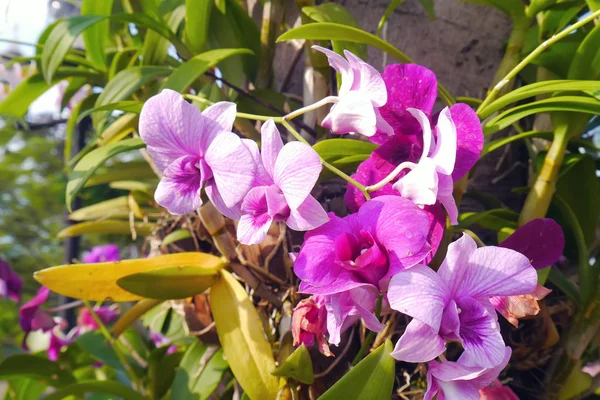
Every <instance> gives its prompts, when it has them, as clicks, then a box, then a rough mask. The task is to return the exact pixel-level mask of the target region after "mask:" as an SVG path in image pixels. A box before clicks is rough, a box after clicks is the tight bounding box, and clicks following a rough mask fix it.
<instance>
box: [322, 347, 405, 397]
mask: <svg viewBox="0 0 600 400" xmlns="http://www.w3.org/2000/svg"><path fill="white" fill-rule="evenodd" d="M393 348H394V347H393V346H392V342H391V341H390V340H389V339H388V340H386V341H385V344H384V345H382V346H379V348H378V349H376V350H375V351H373V352H372V353H371V354H369V355H368V356H367V357H365V358H364V359H363V360H362V361H361V362H359V363H358V364H357V365H356V367H354V368H352V369H351V370H350V371H349V372H347V373H346V375H344V376H343V377H342V378H341V379H340V380H338V381H337V382H336V383H335V384H334V385H333V386H332V387H331V388H329V390H327V391H326V392H325V393H324V394H323V396H321V397H319V400H332V399H344V400H353V399H356V400H359V399H360V400H363V399H369V400H379V399H381V400H388V399H389V398H390V397H391V396H392V390H393V388H394V375H395V365H396V361H395V360H394V358H393V357H392V356H391V355H390V353H391V352H392V350H393Z"/></svg>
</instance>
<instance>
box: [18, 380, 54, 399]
mask: <svg viewBox="0 0 600 400" xmlns="http://www.w3.org/2000/svg"><path fill="white" fill-rule="evenodd" d="M9 383H10V388H11V390H12V391H13V392H14V393H15V395H16V396H15V397H11V398H10V399H11V400H30V399H39V398H40V397H41V395H42V394H43V393H44V392H45V391H46V389H47V386H46V385H45V384H43V383H42V382H40V381H37V380H35V379H28V378H20V379H11V380H10V381H9Z"/></svg>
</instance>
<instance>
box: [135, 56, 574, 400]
mask: <svg viewBox="0 0 600 400" xmlns="http://www.w3.org/2000/svg"><path fill="white" fill-rule="evenodd" d="M314 48H315V49H316V50H318V51H320V52H322V53H324V54H325V55H326V56H327V58H328V60H329V64H330V65H331V66H332V67H333V68H334V69H335V70H336V71H337V72H338V73H339V74H340V76H341V79H342V80H341V86H340V90H339V94H338V95H337V96H330V97H327V98H326V99H324V100H322V101H320V102H318V103H316V104H315V105H312V106H308V107H305V108H304V109H301V110H297V111H294V112H292V113H290V114H288V115H287V116H285V117H283V122H286V120H289V119H291V118H293V117H296V116H298V115H301V114H302V113H303V112H306V111H310V110H312V109H315V108H316V107H319V106H322V105H324V104H326V103H333V107H332V108H331V110H330V112H329V114H328V115H327V117H326V118H325V119H324V120H323V123H322V125H323V127H325V128H328V129H329V130H330V131H331V133H332V134H360V135H363V136H364V138H365V139H366V140H369V141H371V142H372V143H375V144H377V145H379V147H378V148H377V149H376V150H375V151H374V152H373V153H372V154H371V155H370V157H369V158H368V159H367V160H365V161H364V162H362V163H361V164H360V165H359V166H358V168H357V171H356V172H355V173H354V174H353V175H352V176H351V177H347V178H349V179H347V181H348V182H349V183H348V188H347V191H346V195H345V200H346V203H347V206H348V209H349V210H350V211H351V214H350V215H347V216H344V217H340V216H337V215H335V214H333V213H329V214H328V213H326V212H325V210H324V209H323V207H322V206H321V205H320V203H319V202H318V201H317V200H316V199H315V198H314V197H313V196H312V195H311V191H312V189H313V187H314V185H315V184H316V182H317V179H318V177H319V174H320V172H321V170H322V165H323V164H324V163H323V162H322V160H321V159H320V157H319V155H318V154H317V153H316V152H315V150H313V149H312V148H311V147H310V146H309V145H308V144H306V143H302V142H300V141H298V142H296V141H294V142H290V143H286V144H284V143H283V141H282V139H281V135H280V132H279V130H278V128H277V126H276V123H275V121H274V120H272V119H266V118H265V120H266V122H265V123H264V124H263V125H262V128H261V149H260V151H259V149H258V146H257V144H256V143H255V142H254V141H252V140H249V139H241V138H239V137H238V136H237V135H236V134H235V133H233V132H232V130H233V124H234V120H235V118H236V106H235V104H233V103H229V102H219V103H216V104H214V105H211V106H210V107H208V108H206V109H205V110H204V111H202V112H200V111H198V109H197V108H196V107H195V106H194V105H192V104H189V103H188V102H186V101H185V100H184V98H183V97H182V96H181V95H179V94H178V93H176V92H173V91H170V90H164V91H162V92H161V93H160V94H158V95H156V96H154V97H152V98H151V99H150V100H148V101H147V102H146V104H145V105H144V107H143V109H142V112H141V116H140V136H141V138H142V139H143V140H144V142H145V143H146V145H147V150H148V152H149V154H150V155H151V157H152V159H153V161H154V163H155V164H156V166H157V167H158V169H159V170H160V171H161V172H162V174H163V177H162V179H161V181H160V183H159V185H158V188H157V190H156V194H155V199H156V201H157V203H158V204H160V205H161V206H163V207H165V208H166V209H167V210H168V211H169V212H170V213H172V214H176V215H177V214H187V213H190V212H193V211H195V210H196V209H197V208H198V207H199V206H200V205H201V204H202V202H203V200H202V196H203V191H202V189H203V188H204V193H205V194H206V196H207V197H208V199H209V200H210V201H211V202H212V203H213V204H214V206H215V207H216V208H217V209H218V210H219V211H220V212H221V213H222V214H223V215H225V216H227V217H229V218H232V219H234V220H237V221H238V222H237V239H238V240H239V242H240V243H242V244H247V245H249V244H258V243H260V242H262V241H263V239H264V238H265V236H266V234H267V232H268V230H269V227H270V226H271V224H272V223H273V222H284V221H285V223H286V224H287V226H288V227H290V228H291V229H293V230H297V231H306V234H305V236H304V243H303V244H302V247H301V249H300V251H299V253H298V254H294V255H293V258H294V272H295V274H296V275H297V277H298V278H299V279H300V280H301V283H300V292H302V293H306V294H310V295H311V297H309V298H307V299H304V300H302V301H300V303H299V304H298V306H297V307H296V309H295V312H294V315H293V323H292V331H293V335H294V341H295V344H296V345H299V344H301V343H304V344H306V345H307V346H311V345H313V344H314V343H317V345H318V348H319V350H320V352H321V353H323V354H324V355H327V356H332V355H333V353H332V352H331V350H330V348H329V345H330V344H331V345H336V346H337V345H338V344H339V343H340V341H341V338H342V334H343V333H344V331H346V330H348V329H349V328H350V327H351V326H352V325H353V324H354V323H355V322H356V321H358V320H360V319H362V320H363V322H364V324H365V326H366V327H367V328H368V329H369V330H371V331H374V332H378V331H381V330H382V329H384V327H385V325H384V324H382V322H381V321H380V319H379V315H378V314H379V311H380V310H383V311H384V312H391V310H395V311H397V312H400V313H403V314H405V315H407V316H410V317H412V320H411V322H410V323H409V324H408V326H407V327H406V330H405V332H404V334H403V335H402V336H401V337H400V339H399V340H398V342H397V344H396V347H395V349H394V351H393V353H392V356H393V357H395V358H396V359H398V360H401V361H407V362H426V363H428V365H429V372H428V378H429V379H428V388H427V393H426V395H425V399H432V398H434V397H435V396H436V395H437V399H438V400H441V399H444V398H446V399H459V398H460V399H477V398H479V391H480V390H483V389H485V388H486V387H488V386H489V385H492V386H490V387H493V385H496V378H497V377H498V374H499V373H500V371H501V370H502V369H503V368H504V367H505V366H506V365H507V363H508V361H509V359H510V355H511V350H510V348H509V347H506V345H505V343H504V341H503V339H502V336H501V335H500V326H499V322H498V316H497V313H496V311H498V312H499V313H500V314H501V315H503V316H504V317H506V318H507V319H508V320H509V321H510V322H511V323H513V324H517V323H518V321H517V320H518V319H519V318H522V317H524V316H527V315H533V314H536V313H537V312H538V311H539V307H538V305H537V300H539V299H541V298H543V297H544V296H545V295H546V294H547V293H548V292H549V291H548V290H547V289H545V288H543V287H541V286H538V285H537V274H536V268H544V267H547V266H549V265H551V264H552V263H554V262H555V261H556V260H557V259H558V257H560V255H561V254H562V247H563V246H564V237H563V236H562V231H561V229H560V227H559V226H558V225H557V224H556V223H555V222H553V221H551V220H534V221H532V222H531V223H529V224H527V225H525V226H523V227H521V228H519V229H518V230H517V231H516V232H515V233H514V234H513V235H512V236H510V237H509V238H508V239H507V240H506V241H505V242H504V243H503V244H502V245H501V246H499V247H493V246H489V247H482V248H477V244H476V242H475V241H474V240H473V239H472V238H471V237H470V236H468V235H466V234H464V235H463V236H462V237H460V238H459V239H458V240H456V241H455V242H453V243H451V244H450V245H449V246H448V251H447V255H446V258H445V260H444V261H443V262H442V264H441V266H440V267H439V269H438V270H437V271H435V270H434V269H432V268H431V267H429V266H427V265H428V264H429V262H430V261H431V259H432V258H433V256H434V254H435V253H436V251H437V249H438V247H439V246H440V242H441V240H442V236H443V233H444V229H445V226H446V219H447V218H448V219H449V221H450V223H451V224H453V225H455V224H457V217H458V210H457V205H456V203H455V200H454V198H453V195H452V191H453V185H454V183H455V182H456V181H458V180H459V179H461V178H462V177H464V176H465V175H466V174H467V173H468V172H469V170H470V169H471V168H472V167H473V166H474V164H475V162H476V161H477V160H478V158H479V156H480V154H481V151H482V147H483V134H482V130H481V125H480V122H479V119H478V117H477V115H476V114H475V112H474V111H473V110H472V109H471V108H470V107H469V106H468V105H466V104H455V105H452V106H451V107H446V108H444V109H442V110H441V111H439V112H437V113H434V112H433V109H434V104H435V101H436V94H437V81H436V77H435V75H434V74H433V72H432V71H430V70H428V69H427V68H424V67H422V66H419V65H412V64H395V65H390V66H388V67H386V68H385V71H384V72H383V73H382V74H380V73H379V72H378V71H377V70H375V69H374V68H373V67H372V66H370V65H368V64H367V63H365V62H364V61H362V60H361V59H359V58H358V57H356V56H355V55H354V54H352V53H350V52H348V51H344V55H345V58H344V57H342V56H341V55H338V54H336V53H334V52H332V51H330V50H327V49H324V48H321V47H318V46H315V47H314ZM257 119H258V118H257ZM279 121H280V122H281V119H280V120H279ZM284 125H285V126H287V127H288V129H290V125H289V124H287V125H286V124H284ZM292 133H293V132H292ZM357 183H358V185H357ZM360 185H362V187H361V186H360ZM527 244H529V245H527ZM546 244H547V246H546ZM541 249H543V250H541ZM448 342H458V343H460V344H461V345H462V347H463V349H464V351H463V354H462V355H461V357H460V358H459V359H458V360H457V361H445V359H444V356H443V353H444V352H445V350H446V345H447V343H448ZM489 390H491V389H489Z"/></svg>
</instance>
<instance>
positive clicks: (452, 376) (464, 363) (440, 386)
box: [423, 347, 511, 400]
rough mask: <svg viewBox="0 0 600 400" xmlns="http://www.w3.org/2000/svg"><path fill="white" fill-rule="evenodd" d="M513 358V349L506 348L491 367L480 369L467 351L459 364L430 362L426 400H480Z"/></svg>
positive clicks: (424, 399) (459, 360)
mask: <svg viewBox="0 0 600 400" xmlns="http://www.w3.org/2000/svg"><path fill="white" fill-rule="evenodd" d="M510 355H511V349H510V347H505V348H503V349H502V358H501V361H500V363H499V364H498V365H496V366H494V367H492V368H482V367H480V366H478V365H477V363H475V362H473V360H472V359H471V358H470V357H469V355H468V354H467V353H466V352H465V353H463V354H462V355H461V356H460V358H459V359H458V361H457V362H453V361H446V362H438V361H431V362H429V363H428V367H429V369H428V370H427V391H426V392H425V396H424V398H423V400H433V399H434V398H435V399H437V400H480V397H479V396H480V392H479V391H480V390H481V389H483V388H485V387H486V386H488V385H490V384H491V383H492V382H494V381H495V380H496V379H497V378H498V375H499V374H500V372H502V370H503V369H504V368H505V367H506V365H507V364H508V361H509V360H510ZM436 395H437V397H436Z"/></svg>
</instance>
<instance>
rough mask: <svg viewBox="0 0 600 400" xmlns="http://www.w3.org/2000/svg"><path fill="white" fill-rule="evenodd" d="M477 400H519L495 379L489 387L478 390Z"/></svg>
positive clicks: (510, 390) (509, 389)
mask: <svg viewBox="0 0 600 400" xmlns="http://www.w3.org/2000/svg"><path fill="white" fill-rule="evenodd" d="M479 400H519V397H518V396H517V395H516V394H515V392H513V391H512V389H511V388H509V387H508V386H505V385H503V384H501V383H500V381H499V380H498V379H496V380H495V381H494V382H492V383H491V384H490V385H489V386H486V387H484V388H483V389H480V390H479Z"/></svg>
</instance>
